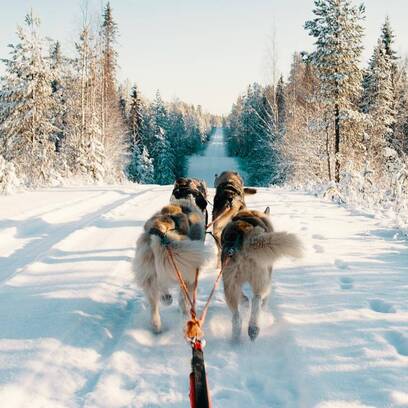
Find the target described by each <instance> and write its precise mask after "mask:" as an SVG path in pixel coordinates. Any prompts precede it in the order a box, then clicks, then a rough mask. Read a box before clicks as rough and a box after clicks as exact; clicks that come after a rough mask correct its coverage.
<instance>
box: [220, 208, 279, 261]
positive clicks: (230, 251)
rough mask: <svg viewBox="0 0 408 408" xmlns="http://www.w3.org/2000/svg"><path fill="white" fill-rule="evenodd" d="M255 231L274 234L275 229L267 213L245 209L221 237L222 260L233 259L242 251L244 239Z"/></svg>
mask: <svg viewBox="0 0 408 408" xmlns="http://www.w3.org/2000/svg"><path fill="white" fill-rule="evenodd" d="M255 231H263V232H272V231H273V227H272V224H271V222H270V220H269V218H268V216H267V215H266V214H265V213H262V212H260V211H256V210H247V209H244V210H242V211H239V212H238V213H237V214H236V215H235V216H234V217H232V219H231V221H230V222H229V223H228V224H227V225H226V226H225V228H224V230H223V231H222V235H221V248H222V251H221V260H222V261H223V262H224V261H225V259H226V258H227V257H233V256H234V255H236V254H237V253H238V252H239V251H240V250H241V249H242V244H243V242H244V239H245V238H247V237H248V236H250V234H252V233H253V232H255Z"/></svg>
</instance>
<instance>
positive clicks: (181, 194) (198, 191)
mask: <svg viewBox="0 0 408 408" xmlns="http://www.w3.org/2000/svg"><path fill="white" fill-rule="evenodd" d="M183 199H184V200H190V202H191V203H192V204H195V205H196V206H197V207H198V208H199V209H200V210H201V211H202V213H203V214H204V215H205V222H206V224H207V222H208V212H207V185H206V183H205V182H204V181H202V180H198V179H195V178H185V177H180V178H179V179H177V180H176V182H175V183H174V188H173V191H172V193H171V197H170V202H171V203H177V202H178V200H183Z"/></svg>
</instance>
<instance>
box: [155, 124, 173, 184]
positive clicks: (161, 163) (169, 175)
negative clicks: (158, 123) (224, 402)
mask: <svg viewBox="0 0 408 408" xmlns="http://www.w3.org/2000/svg"><path fill="white" fill-rule="evenodd" d="M153 145H154V161H153V163H154V179H155V181H156V183H157V184H161V185H166V184H172V183H173V182H174V179H175V177H174V156H173V152H172V151H171V146H170V143H169V141H168V140H167V138H166V134H165V132H164V130H163V129H162V128H161V127H156V133H155V134H154V137H153Z"/></svg>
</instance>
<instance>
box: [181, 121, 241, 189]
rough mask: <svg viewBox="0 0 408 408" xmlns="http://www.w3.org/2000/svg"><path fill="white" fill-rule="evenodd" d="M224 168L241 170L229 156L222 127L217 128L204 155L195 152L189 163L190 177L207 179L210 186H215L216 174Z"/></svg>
mask: <svg viewBox="0 0 408 408" xmlns="http://www.w3.org/2000/svg"><path fill="white" fill-rule="evenodd" d="M224 170H235V171H239V166H238V162H237V160H236V159H235V158H233V157H228V153H227V149H226V146H225V143H224V133H223V129H222V128H217V129H216V131H215V134H214V135H213V137H212V139H211V141H210V143H209V144H208V146H207V149H206V150H205V151H204V153H203V155H197V154H194V155H193V156H191V157H190V159H189V163H188V173H187V174H188V177H196V178H199V179H202V180H205V181H206V182H207V184H208V187H213V186H214V175H215V174H219V173H221V172H223V171H224Z"/></svg>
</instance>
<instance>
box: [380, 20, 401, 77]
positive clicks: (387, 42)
mask: <svg viewBox="0 0 408 408" xmlns="http://www.w3.org/2000/svg"><path fill="white" fill-rule="evenodd" d="M394 37H395V35H394V33H393V31H392V28H391V22H390V19H389V17H388V16H387V17H386V18H385V22H384V24H383V26H382V28H381V41H382V43H383V45H384V48H385V52H386V54H387V55H388V57H389V58H390V61H391V65H392V67H393V70H394V69H396V68H397V64H396V61H397V60H398V57H397V52H396V51H395V50H394V49H393V45H394Z"/></svg>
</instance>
